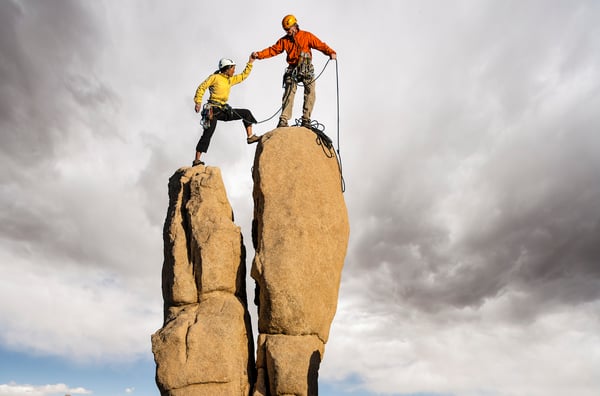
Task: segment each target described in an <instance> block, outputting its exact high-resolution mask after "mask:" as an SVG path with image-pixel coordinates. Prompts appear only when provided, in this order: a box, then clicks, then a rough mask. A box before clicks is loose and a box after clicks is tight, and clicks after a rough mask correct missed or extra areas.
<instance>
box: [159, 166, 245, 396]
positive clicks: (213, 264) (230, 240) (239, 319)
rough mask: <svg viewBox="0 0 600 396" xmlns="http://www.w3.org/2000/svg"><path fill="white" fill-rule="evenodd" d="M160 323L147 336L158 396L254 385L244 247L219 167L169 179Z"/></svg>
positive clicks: (225, 393) (211, 393) (210, 393)
mask: <svg viewBox="0 0 600 396" xmlns="http://www.w3.org/2000/svg"><path fill="white" fill-rule="evenodd" d="M163 237H164V263H163V275H162V287H163V299H164V325H163V327H162V328H161V329H159V330H158V331H157V332H156V333H155V334H153V335H152V351H153V353H154V359H155V361H156V383H157V385H158V388H159V389H160V393H161V395H163V396H204V395H206V396H219V395H222V396H235V395H240V396H248V395H249V394H250V391H251V388H252V386H253V384H254V381H255V366H254V356H253V355H254V341H253V337H252V328H251V324H250V316H249V313H248V309H247V299H246V286H245V276H246V267H245V256H246V253H245V248H244V245H243V241H242V234H241V231H240V228H239V227H238V226H236V225H235V224H234V223H233V214H232V210H231V205H230V204H229V201H228V199H227V195H226V192H225V186H224V185H223V180H222V178H221V172H220V170H219V168H215V167H204V166H197V167H193V168H181V169H179V170H178V171H177V172H176V173H175V174H174V175H173V176H172V177H171V179H170V180H169V209H168V213H167V218H166V220H165V226H164V235H163Z"/></svg>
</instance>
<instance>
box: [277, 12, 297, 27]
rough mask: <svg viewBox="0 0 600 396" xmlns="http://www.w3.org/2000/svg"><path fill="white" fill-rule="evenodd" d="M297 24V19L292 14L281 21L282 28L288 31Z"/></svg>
mask: <svg viewBox="0 0 600 396" xmlns="http://www.w3.org/2000/svg"><path fill="white" fill-rule="evenodd" d="M296 23H298V21H297V20H296V17H295V16H293V15H291V14H290V15H286V16H284V17H283V20H282V21H281V26H283V30H288V29H289V28H291V27H292V26H294V25H295V24H296Z"/></svg>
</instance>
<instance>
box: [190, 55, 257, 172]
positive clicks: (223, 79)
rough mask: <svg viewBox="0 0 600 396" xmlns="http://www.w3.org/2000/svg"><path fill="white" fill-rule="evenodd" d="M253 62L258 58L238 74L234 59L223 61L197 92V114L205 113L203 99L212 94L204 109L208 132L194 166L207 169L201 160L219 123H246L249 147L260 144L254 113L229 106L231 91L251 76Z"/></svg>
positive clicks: (251, 58)
mask: <svg viewBox="0 0 600 396" xmlns="http://www.w3.org/2000/svg"><path fill="white" fill-rule="evenodd" d="M253 62H254V58H253V57H252V56H250V58H249V59H248V63H246V67H245V68H244V71H242V72H241V73H240V74H235V62H234V61H233V60H231V59H227V58H223V59H221V60H220V61H219V70H217V71H215V72H214V73H213V74H211V75H210V76H208V78H207V79H206V80H204V81H203V82H202V83H201V84H200V86H199V87H198V89H197V90H196V95H195V96H194V102H195V103H196V107H195V110H196V113H198V112H200V110H201V109H202V97H203V96H204V93H205V92H206V90H207V89H208V91H209V92H210V96H209V98H208V102H207V103H206V104H205V105H204V109H202V124H203V127H204V130H203V132H202V136H201V137H200V140H199V141H198V144H197V145H196V157H195V159H194V162H192V166H196V165H204V162H202V161H201V160H200V157H201V155H202V153H206V151H207V150H208V146H209V144H210V139H211V138H212V135H213V133H214V132H215V128H216V127H217V121H233V120H242V122H243V123H244V128H246V135H247V139H246V141H247V142H248V144H251V143H256V142H258V141H259V140H260V138H259V137H258V136H256V135H255V134H253V133H252V124H255V123H256V119H255V118H254V116H253V115H252V113H251V112H250V110H248V109H238V108H235V109H234V108H232V107H231V106H229V105H228V104H227V100H228V99H229V91H230V90H231V87H232V86H233V85H236V84H239V83H241V82H242V81H244V80H245V79H246V78H247V77H248V76H249V75H250V72H251V71H252V63H253Z"/></svg>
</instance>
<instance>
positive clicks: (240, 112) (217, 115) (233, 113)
mask: <svg viewBox="0 0 600 396" xmlns="http://www.w3.org/2000/svg"><path fill="white" fill-rule="evenodd" d="M234 120H242V122H243V123H244V128H247V127H248V126H250V125H252V124H255V123H256V119H255V118H254V116H253V115H252V113H251V112H250V110H248V109H232V108H229V110H227V108H225V107H217V106H214V107H213V117H212V120H210V125H209V126H208V128H205V129H204V131H203V132H202V136H200V140H199V141H198V144H197V145H196V151H199V152H202V153H206V151H207V150H208V145H209V144H210V139H211V138H212V135H213V133H215V128H216V127H217V121H234Z"/></svg>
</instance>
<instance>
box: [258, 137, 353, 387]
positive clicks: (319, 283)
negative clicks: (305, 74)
mask: <svg viewBox="0 0 600 396" xmlns="http://www.w3.org/2000/svg"><path fill="white" fill-rule="evenodd" d="M334 154H335V153H334V152H333V150H329V149H327V148H326V147H325V146H323V145H320V144H318V143H317V140H316V135H315V134H314V133H313V132H312V131H309V130H308V129H306V128H299V127H291V128H278V129H276V130H274V131H272V132H269V133H267V134H265V135H264V136H263V138H262V139H261V142H260V143H259V145H258V147H257V152H256V156H255V161H254V170H253V178H254V193H253V195H254V225H253V242H254V246H255V250H256V255H255V257H254V262H253V266H252V272H251V275H252V277H253V278H254V279H255V280H256V282H257V294H258V300H259V319H258V327H259V333H260V334H261V336H260V340H264V341H260V340H259V346H258V348H259V349H258V351H259V352H258V356H257V367H258V374H259V375H258V379H257V381H258V382H257V385H256V386H255V389H254V395H255V396H259V395H264V394H266V393H265V392H266V390H267V389H270V391H271V395H313V394H316V378H317V370H318V364H317V363H316V362H317V361H318V362H320V361H321V357H322V354H323V344H324V343H326V342H327V340H328V337H329V329H330V326H331V322H332V320H333V317H334V315H335V311H336V308H337V300H338V291H339V284H340V278H341V272H342V267H343V264H344V258H345V255H346V248H347V244H348V236H349V224H348V214H347V210H346V205H345V202H344V197H343V193H342V191H341V179H340V177H341V175H340V172H339V168H338V164H337V161H336V158H335V155H334ZM263 335H266V336H267V338H266V339H264V338H263ZM290 336H292V337H290ZM293 336H304V337H293ZM269 337H283V338H269ZM270 340H272V341H270ZM317 341H318V342H317ZM261 342H262V343H261ZM315 353H316V354H315ZM311 362H312V363H311ZM315 367H316V369H315ZM311 370H312V371H311ZM311 383H314V384H315V385H314V387H313V388H314V389H313V388H311V385H310V384H311Z"/></svg>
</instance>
